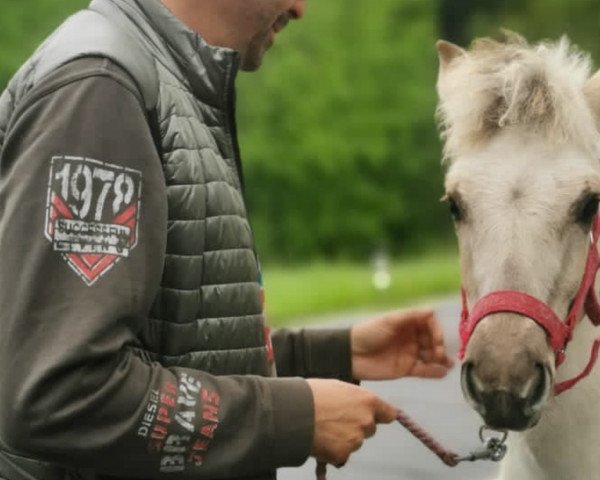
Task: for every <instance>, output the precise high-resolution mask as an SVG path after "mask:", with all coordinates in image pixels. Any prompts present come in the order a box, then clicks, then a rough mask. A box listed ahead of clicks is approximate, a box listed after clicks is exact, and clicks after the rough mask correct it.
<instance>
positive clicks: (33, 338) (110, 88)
mask: <svg viewBox="0 0 600 480" xmlns="http://www.w3.org/2000/svg"><path fill="white" fill-rule="evenodd" d="M15 118H16V119H15V120H14V121H13V122H12V124H11V128H10V129H9V132H8V134H7V137H6V141H5V144H4V147H3V150H2V152H1V158H0V162H1V163H0V172H1V187H0V312H2V313H1V317H0V318H1V323H0V328H1V331H2V334H1V335H0V364H1V365H2V369H0V385H2V388H0V448H1V449H4V450H7V451H9V452H10V453H13V454H17V455H22V456H26V457H30V458H35V459H39V460H42V461H47V462H51V463H55V464H59V465H64V466H65V467H76V468H84V469H91V470H94V471H96V472H98V473H103V474H112V475H118V476H134V477H146V478H159V477H161V476H163V475H165V474H177V475H178V478H192V477H193V478H211V479H212V478H215V479H216V478H232V477H241V476H247V475H252V474H256V473H259V472H265V471H269V470H272V469H273V468H275V467H277V466H282V465H294V464H299V463H302V462H303V461H304V460H305V458H306V457H307V455H308V454H309V451H310V449H311V445H312V441H313V428H314V423H313V422H314V412H313V404H312V393H311V390H310V388H309V386H308V385H307V383H306V382H305V381H303V380H299V379H289V380H285V379H264V378H259V377H241V376H228V377H215V376H211V375H208V374H206V373H204V372H200V371H196V370H190V369H184V368H170V369H165V368H163V367H162V366H161V365H159V364H157V363H155V362H151V361H149V360H148V359H147V358H145V357H144V355H143V354H142V353H140V350H139V349H138V347H139V341H138V338H137V337H138V334H139V332H140V331H141V329H142V328H143V326H144V324H145V322H146V321H147V314H148V311H149V309H150V305H151V302H152V301H153V297H154V295H155V292H156V290H157V287H158V285H159V282H160V277H161V274H162V267H163V255H164V250H165V237H166V228H167V221H166V217H167V214H166V192H165V185H164V179H163V176H162V169H161V165H160V159H159V157H158V155H157V152H156V150H155V146H154V143H153V140H152V138H151V135H150V130H149V128H148V126H147V123H146V119H145V116H144V110H143V108H142V105H141V103H140V99H139V98H138V96H137V93H136V91H135V87H134V85H133V82H131V81H130V80H129V79H128V78H127V77H126V75H125V74H124V73H123V72H122V71H119V69H118V68H117V67H116V66H114V65H112V64H110V62H108V61H103V60H99V59H96V60H92V59H88V60H78V61H77V62H74V63H73V64H70V65H68V66H66V67H63V69H61V71H60V72H55V74H54V75H53V76H52V78H48V79H47V80H46V81H45V82H44V83H43V85H39V86H38V87H36V90H35V91H34V92H32V93H31V94H30V95H29V97H28V98H27V99H26V100H24V101H23V103H22V105H21V106H20V107H19V112H18V115H17V117H15Z"/></svg>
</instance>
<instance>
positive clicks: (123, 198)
mask: <svg viewBox="0 0 600 480" xmlns="http://www.w3.org/2000/svg"><path fill="white" fill-rule="evenodd" d="M141 194H142V173H141V172H140V171H138V170H132V169H130V168H124V167H121V166H119V165H113V164H110V163H103V162H99V161H97V160H92V159H90V158H82V157H66V156H65V157H54V158H52V163H51V166H50V178H49V181H48V199H47V203H46V225H45V235H46V238H47V239H48V240H49V241H50V242H51V243H52V248H53V249H54V251H56V252H59V253H60V254H61V255H62V257H63V258H64V259H65V261H66V262H67V263H68V265H69V266H70V267H71V268H72V269H73V270H74V271H75V272H76V273H77V274H78V275H79V276H80V277H81V278H82V279H83V281H84V282H85V283H86V284H87V285H92V284H93V283H94V282H96V280H98V279H99V278H100V277H101V276H102V275H104V274H105V273H106V272H108V271H109V270H110V269H111V268H112V267H113V266H114V265H115V264H116V263H117V262H118V261H119V260H120V259H121V258H124V257H128V256H129V253H130V252H131V250H132V249H134V248H135V246H136V245H137V240H138V223H139V222H138V220H139V213H140V201H141Z"/></svg>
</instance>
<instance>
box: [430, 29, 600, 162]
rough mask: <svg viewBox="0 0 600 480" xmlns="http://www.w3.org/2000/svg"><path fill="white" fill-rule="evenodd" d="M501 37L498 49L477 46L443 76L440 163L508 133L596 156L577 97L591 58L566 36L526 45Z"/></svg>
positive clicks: (599, 139) (587, 115)
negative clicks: (538, 136)
mask: <svg viewBox="0 0 600 480" xmlns="http://www.w3.org/2000/svg"><path fill="white" fill-rule="evenodd" d="M506 35H507V37H506V39H505V40H504V41H500V42H499V41H495V40H492V39H489V38H482V39H478V40H476V41H475V42H473V44H472V46H471V48H470V49H469V51H468V52H467V53H466V54H465V55H462V56H459V57H457V58H455V59H454V60H452V61H451V63H450V64H449V65H447V66H446V68H445V69H444V70H443V71H442V72H441V74H440V81H439V82H438V89H439V93H440V101H439V104H438V109H437V117H438V122H439V126H440V130H441V134H442V138H443V139H444V141H445V145H444V158H445V159H451V158H453V157H455V156H456V155H458V154H460V153H464V152H465V151H468V150H470V149H472V148H473V147H476V146H477V145H481V144H482V143H483V142H485V141H486V140H489V139H491V138H492V137H493V136H494V135H495V134H497V133H498V132H500V131H501V130H503V129H508V128H513V127H514V128H518V129H522V130H527V131H529V132H535V133H539V134H541V135H543V136H544V137H545V138H546V139H547V141H549V142H554V143H564V142H566V141H575V142H577V143H579V144H582V145H583V146H584V148H586V149H587V150H589V151H591V152H593V153H594V154H595V155H600V136H599V134H598V131H597V129H596V123H595V119H594V115H593V113H592V111H591V109H590V107H589V105H588V102H587V101H586V99H585V95H584V93H583V88H584V85H585V83H586V81H587V79H588V78H589V77H590V72H591V60H590V57H589V55H587V54H584V53H582V52H580V51H578V50H576V49H575V48H574V47H573V46H572V45H571V44H570V42H569V40H568V39H567V38H566V37H563V38H561V39H560V40H559V41H557V42H541V43H539V44H536V45H533V46H531V45H529V44H528V43H527V42H526V41H525V40H524V39H523V38H522V37H520V36H518V35H516V34H513V33H507V34H506ZM442 77H443V78H442Z"/></svg>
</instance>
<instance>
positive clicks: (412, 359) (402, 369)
mask: <svg viewBox="0 0 600 480" xmlns="http://www.w3.org/2000/svg"><path fill="white" fill-rule="evenodd" d="M351 349H352V350H351V351H352V374H353V376H354V378H356V379H357V380H389V379H395V378H400V377H405V376H412V377H424V378H441V377H444V376H445V375H446V373H447V372H448V369H449V368H450V367H451V366H452V363H453V362H452V360H451V359H450V357H448V355H447V353H446V348H445V346H444V337H443V334H442V329H441V328H440V325H439V323H438V322H437V319H436V317H435V315H434V313H433V311H432V310H406V311H400V312H392V313H389V314H387V315H384V316H383V317H380V318H376V319H373V320H368V321H366V322H363V323H360V324H358V325H355V326H354V327H352V331H351Z"/></svg>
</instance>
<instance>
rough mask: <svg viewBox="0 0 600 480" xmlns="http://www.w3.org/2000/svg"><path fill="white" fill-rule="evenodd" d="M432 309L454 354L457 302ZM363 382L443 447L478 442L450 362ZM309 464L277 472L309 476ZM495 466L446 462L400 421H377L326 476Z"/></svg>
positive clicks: (463, 478) (482, 478)
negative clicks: (440, 373) (424, 374)
mask: <svg viewBox="0 0 600 480" xmlns="http://www.w3.org/2000/svg"><path fill="white" fill-rule="evenodd" d="M436 311H437V314H438V318H439V319H440V322H441V323H442V325H443V328H444V332H445V335H446V342H447V345H448V349H449V350H450V352H451V353H452V354H453V355H455V353H456V351H457V350H458V319H459V317H460V305H459V302H458V300H442V301H439V302H437V303H436ZM369 316H370V315H369ZM365 318H367V315H366V314H365V315H360V314H359V315H352V316H351V317H346V318H344V319H340V318H339V317H337V318H334V317H331V318H327V319H323V322H326V323H327V324H331V323H334V324H339V325H345V324H350V323H353V322H356V321H360V320H362V319H365ZM323 322H322V323H323ZM362 385H363V386H364V387H365V388H367V389H369V390H371V391H373V392H376V393H378V394H379V395H380V396H381V397H382V398H384V399H385V400H387V401H388V402H390V403H392V404H394V405H396V406H398V407H399V408H401V409H402V410H404V411H405V412H406V413H407V414H408V415H409V416H410V417H411V418H412V419H413V420H414V421H416V422H417V423H419V424H420V425H421V426H422V427H423V428H425V429H426V430H427V431H428V432H429V433H430V434H432V435H433V436H434V437H435V438H436V439H437V440H438V441H439V442H440V443H442V445H444V446H445V447H446V448H448V449H450V450H453V451H455V452H457V453H459V454H463V453H467V452H469V451H471V450H473V449H474V448H476V447H478V446H479V438H478V431H479V427H480V425H481V421H480V420H479V418H478V416H477V415H476V414H475V413H474V412H473V411H472V410H471V408H470V407H469V406H468V405H466V403H465V402H464V400H463V398H462V394H461V392H460V381H459V368H457V367H455V368H454V369H453V370H452V372H451V373H450V374H449V375H448V376H447V377H446V378H445V379H443V380H416V379H401V380H397V381H390V382H363V384H362ZM314 468H315V462H314V460H313V459H309V461H308V462H306V464H305V465H304V466H303V467H301V468H296V469H291V468H285V469H281V470H280V471H279V475H278V478H279V480H313V479H315V474H314ZM497 471H498V465H497V464H495V463H492V462H485V461H484V462H475V463H461V464H459V465H458V466H457V467H454V468H450V467H447V466H446V465H444V464H443V463H442V462H441V461H440V460H439V459H438V458H437V457H436V456H435V455H434V454H432V453H431V452H430V451H429V450H428V449H427V448H426V447H424V446H423V445H422V444H421V443H420V442H419V441H418V440H417V439H415V438H414V437H413V436H412V434H410V433H409V432H407V431H406V430H405V429H404V427H402V426H401V425H399V424H392V425H383V426H380V427H379V428H378V430H377V434H376V435H375V436H374V437H373V438H371V439H369V440H368V441H367V442H365V444H364V446H363V448H362V449H361V450H359V451H358V452H356V453H355V454H354V455H352V457H351V458H350V461H349V462H348V463H347V464H346V466H345V467H343V468H341V469H336V468H333V467H329V468H328V474H327V479H328V480H365V479H367V480H433V479H438V478H439V479H444V480H471V479H472V480H492V479H494V478H495V476H496V474H497Z"/></svg>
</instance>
